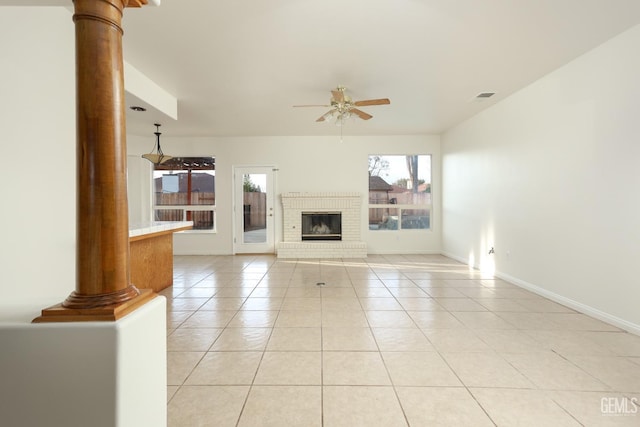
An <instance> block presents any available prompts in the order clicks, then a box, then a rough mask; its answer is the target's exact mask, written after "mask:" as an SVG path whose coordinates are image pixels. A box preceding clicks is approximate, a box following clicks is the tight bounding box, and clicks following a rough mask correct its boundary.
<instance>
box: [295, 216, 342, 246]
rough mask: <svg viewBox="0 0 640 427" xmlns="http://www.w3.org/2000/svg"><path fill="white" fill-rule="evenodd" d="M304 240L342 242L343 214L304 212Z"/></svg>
mask: <svg viewBox="0 0 640 427" xmlns="http://www.w3.org/2000/svg"><path fill="white" fill-rule="evenodd" d="M302 240H342V214H341V213H340V212H302Z"/></svg>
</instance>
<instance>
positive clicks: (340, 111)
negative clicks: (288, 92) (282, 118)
mask: <svg viewBox="0 0 640 427" xmlns="http://www.w3.org/2000/svg"><path fill="white" fill-rule="evenodd" d="M345 91H346V88H345V87H344V86H338V87H337V88H336V89H334V90H332V91H331V99H330V101H329V105H294V107H330V108H331V109H330V110H329V111H327V112H326V113H324V114H323V115H322V116H320V117H319V118H318V119H317V120H316V122H324V121H326V120H331V119H335V120H336V124H337V125H342V124H343V123H344V121H345V120H347V119H348V118H350V117H353V116H356V117H359V118H361V119H362V120H369V119H370V118H372V117H373V116H372V115H371V114H368V113H365V112H364V111H362V110H360V109H359V108H356V107H368V106H372V105H386V104H391V101H389V99H388V98H381V99H367V100H364V101H353V100H351V97H350V96H349V95H347V94H346V93H345Z"/></svg>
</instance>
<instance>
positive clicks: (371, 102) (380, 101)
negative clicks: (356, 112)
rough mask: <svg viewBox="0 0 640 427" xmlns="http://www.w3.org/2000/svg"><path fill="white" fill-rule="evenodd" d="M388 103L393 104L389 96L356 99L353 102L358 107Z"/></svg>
mask: <svg viewBox="0 0 640 427" xmlns="http://www.w3.org/2000/svg"><path fill="white" fill-rule="evenodd" d="M386 104H391V101H389V99H388V98H381V99H365V100H364V101H356V102H354V103H353V105H356V106H358V107H366V106H368V105H386Z"/></svg>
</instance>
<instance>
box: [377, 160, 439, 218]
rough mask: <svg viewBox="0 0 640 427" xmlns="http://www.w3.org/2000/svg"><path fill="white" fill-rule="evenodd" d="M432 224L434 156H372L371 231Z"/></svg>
mask: <svg viewBox="0 0 640 427" xmlns="http://www.w3.org/2000/svg"><path fill="white" fill-rule="evenodd" d="M430 224H431V156H429V155H402V156H396V155H394V156H388V155H370V156H369V230H425V229H429V228H430Z"/></svg>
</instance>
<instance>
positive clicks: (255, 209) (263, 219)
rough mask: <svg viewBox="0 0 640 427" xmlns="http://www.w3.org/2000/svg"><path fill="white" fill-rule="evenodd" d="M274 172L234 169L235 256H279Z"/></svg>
mask: <svg viewBox="0 0 640 427" xmlns="http://www.w3.org/2000/svg"><path fill="white" fill-rule="evenodd" d="M274 170H275V168H274V167H273V166H237V167H234V172H233V178H234V212H235V214H234V224H235V225H234V235H233V247H234V253H237V254H246V253H275V245H274V240H275V239H274V224H275V221H274V220H275V218H274V215H275V210H274V208H273V200H274V191H275V189H274V178H273V175H274Z"/></svg>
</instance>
